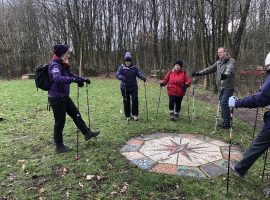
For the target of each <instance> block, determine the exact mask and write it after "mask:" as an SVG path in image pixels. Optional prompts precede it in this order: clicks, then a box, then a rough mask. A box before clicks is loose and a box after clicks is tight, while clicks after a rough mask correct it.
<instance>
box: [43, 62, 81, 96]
mask: <svg viewBox="0 0 270 200" xmlns="http://www.w3.org/2000/svg"><path fill="white" fill-rule="evenodd" d="M49 76H50V79H51V80H52V81H53V84H52V85H51V88H50V89H49V91H48V96H49V97H64V96H66V97H67V96H69V93H70V83H71V81H72V80H73V79H74V78H75V77H76V76H75V75H73V74H72V73H71V72H70V70H69V68H68V67H65V65H64V63H63V61H62V60H61V59H55V60H53V61H52V62H51V65H50V66H49Z"/></svg>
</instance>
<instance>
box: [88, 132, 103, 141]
mask: <svg viewBox="0 0 270 200" xmlns="http://www.w3.org/2000/svg"><path fill="white" fill-rule="evenodd" d="M99 133H100V131H89V132H88V133H86V134H85V135H84V140H85V141H88V140H90V139H91V138H94V137H97V136H98V135H99Z"/></svg>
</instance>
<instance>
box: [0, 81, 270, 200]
mask: <svg viewBox="0 0 270 200" xmlns="http://www.w3.org/2000/svg"><path fill="white" fill-rule="evenodd" d="M146 88H147V101H148V111H149V121H147V120H146V109H145V96H144V95H145V94H144V85H143V82H142V81H139V103H140V120H139V122H134V121H131V122H130V124H127V123H126V121H125V118H124V114H123V105H122V97H121V96H120V90H119V81H117V80H115V79H101V78H93V79H92V84H91V85H90V95H89V99H90V116H91V117H90V118H91V128H92V129H99V130H100V131H101V134H100V136H98V138H97V139H96V140H92V141H90V142H85V141H84V138H83V135H82V134H80V137H79V139H80V146H79V154H80V159H79V160H77V161H76V160H75V156H76V127H75V126H74V123H73V122H72V120H71V119H70V118H69V117H67V121H66V126H65V129H64V142H65V144H66V145H68V146H71V147H73V151H71V152H68V153H66V154H56V153H55V149H54V148H55V147H54V143H53V114H52V111H50V112H49V111H47V110H46V106H47V94H46V92H44V91H40V90H39V91H37V90H36V88H35V87H34V81H33V80H13V81H0V117H2V118H4V120H3V121H1V122H0V199H20V200H21V199H39V200H43V199H162V200H163V199H175V200H176V199H194V200H199V199H215V200H216V199H218V200H220V199H227V197H226V176H221V177H218V178H214V179H197V178H190V177H182V176H172V175H166V174H157V173H151V172H148V171H144V170H142V169H139V168H137V167H136V166H134V165H132V164H130V163H129V162H128V161H127V160H126V159H125V157H124V156H122V155H121V154H120V152H119V149H120V148H121V147H122V145H124V144H125V142H126V141H127V140H129V139H130V138H132V137H135V136H139V135H146V134H150V133H155V132H166V133H167V132H172V133H194V134H203V135H207V136H210V137H212V138H216V139H219V140H222V141H225V142H228V131H226V130H218V131H217V133H214V132H213V130H214V124H215V115H216V105H211V104H209V103H207V102H201V101H198V100H196V99H195V119H194V123H193V124H192V125H191V124H190V123H189V118H188V103H187V99H186V98H184V100H183V103H182V110H181V114H180V120H179V121H178V122H176V123H174V122H171V121H169V117H168V97H167V95H166V91H165V89H163V90H162V96H161V102H160V108H159V115H158V117H157V118H156V111H157V103H158V97H159V90H160V89H159V85H158V84H157V82H154V81H150V82H147V83H146ZM71 89H72V91H71V97H72V99H73V100H74V102H75V103H76V99H77V96H76V95H77V93H76V87H75V85H72V88H71ZM195 92H203V91H199V90H198V89H197V90H195ZM79 102H80V111H81V113H82V116H83V118H84V120H85V121H86V122H87V123H88V120H87V103H86V102H87V101H86V89H85V88H82V89H81V90H80V98H79ZM189 110H190V116H191V115H192V111H193V107H192V98H191V97H190V98H189ZM252 131H253V129H252V127H251V126H250V125H247V124H246V123H244V122H241V121H240V120H237V119H235V120H234V135H233V142H234V143H237V144H238V145H239V146H240V147H242V148H243V149H246V148H247V147H248V145H249V143H250V142H251V138H252ZM262 169H263V159H262V158H260V159H259V160H258V161H257V162H256V163H255V165H254V166H253V167H252V168H251V170H250V171H249V174H248V175H247V176H246V177H245V178H243V179H239V178H237V177H235V176H234V175H231V178H230V190H229V192H230V193H229V198H230V199H265V194H264V189H265V188H267V187H268V182H269V179H268V174H269V173H268V172H269V168H268V167H267V168H266V175H267V177H266V178H265V181H264V182H262V181H261V178H260V176H261V174H262Z"/></svg>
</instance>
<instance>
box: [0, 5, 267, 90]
mask: <svg viewBox="0 0 270 200" xmlns="http://www.w3.org/2000/svg"><path fill="white" fill-rule="evenodd" d="M59 42H61V43H66V44H69V45H71V46H72V47H73V55H74V56H73V61H72V62H73V66H74V68H73V69H74V70H75V71H76V72H77V73H80V74H81V75H94V74H98V73H105V74H106V75H107V76H109V75H110V73H111V72H114V71H116V70H117V68H118V65H119V64H120V63H121V62H123V54H124V52H125V51H131V52H132V55H133V58H134V61H135V62H136V64H137V65H138V66H139V67H140V69H141V70H142V71H143V72H144V73H146V74H149V73H150V71H151V70H153V69H157V70H160V69H168V68H170V67H171V66H172V64H173V63H174V62H175V60H176V59H182V60H184V62H185V65H186V70H187V71H188V73H191V72H192V71H194V70H198V69H202V68H203V67H205V66H209V65H210V64H212V63H214V62H215V60H216V58H217V57H216V52H217V47H219V46H225V47H227V48H228V49H229V50H230V52H231V56H232V57H234V58H235V59H236V60H237V69H241V68H242V67H243V66H244V65H247V64H258V65H263V63H264V59H265V56H266V54H267V53H268V52H269V51H270V1H269V0H166V1H163V0H88V1H87V0H2V1H0V77H1V78H7V79H10V78H15V77H19V76H21V75H22V74H24V73H32V72H33V71H34V68H35V66H36V65H37V64H40V63H47V62H49V61H50V59H51V57H52V46H53V44H56V43H59ZM208 78H209V79H208V80H212V81H213V76H210V77H208ZM212 81H206V83H207V84H209V83H211V82H212ZM210 85H211V84H210Z"/></svg>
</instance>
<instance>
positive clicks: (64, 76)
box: [48, 44, 99, 153]
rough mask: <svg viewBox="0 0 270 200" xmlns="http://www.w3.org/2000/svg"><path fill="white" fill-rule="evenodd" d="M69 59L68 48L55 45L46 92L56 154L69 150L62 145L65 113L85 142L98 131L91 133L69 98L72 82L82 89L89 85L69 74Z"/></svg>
mask: <svg viewBox="0 0 270 200" xmlns="http://www.w3.org/2000/svg"><path fill="white" fill-rule="evenodd" d="M69 57H70V54H69V46H67V45H64V44H57V45H55V46H54V55H53V59H52V62H51V64H50V67H49V76H50V79H51V80H52V81H53V84H52V85H51V87H50V89H49V91H48V100H49V103H50V106H51V107H52V110H53V115H54V121H55V123H54V142H55V145H56V152H58V153H65V152H68V151H70V150H71V148H69V147H68V146H65V145H64V143H63V129H64V126H65V121H66V113H67V114H68V115H69V116H70V117H71V118H72V119H73V121H74V123H75V124H76V126H77V127H78V128H79V129H80V131H81V132H82V133H83V135H84V138H85V140H89V139H91V138H93V137H96V136H97V135H98V134H99V131H91V130H90V129H89V128H88V127H87V126H86V124H85V122H84V121H83V119H82V118H81V114H80V112H79V110H78V109H77V107H76V106H75V104H74V103H73V101H72V99H71V98H70V97H69V94H70V84H71V83H72V82H75V83H77V84H78V86H79V87H83V85H84V82H86V83H87V84H90V80H89V79H87V78H83V77H80V76H75V75H73V74H72V73H71V72H70V65H69Z"/></svg>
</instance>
